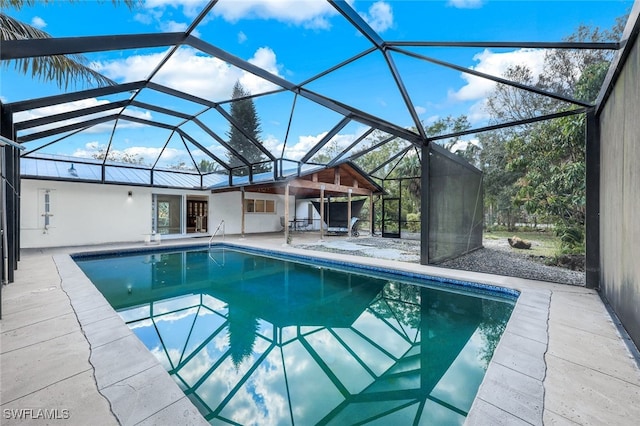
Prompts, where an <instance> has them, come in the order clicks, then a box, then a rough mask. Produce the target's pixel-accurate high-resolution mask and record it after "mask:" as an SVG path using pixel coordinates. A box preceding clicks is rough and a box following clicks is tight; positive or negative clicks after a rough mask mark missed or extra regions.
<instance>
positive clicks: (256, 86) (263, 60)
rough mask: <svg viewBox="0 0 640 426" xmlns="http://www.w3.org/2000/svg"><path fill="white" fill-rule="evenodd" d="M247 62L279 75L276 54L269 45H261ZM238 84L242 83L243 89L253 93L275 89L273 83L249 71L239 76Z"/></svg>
mask: <svg viewBox="0 0 640 426" xmlns="http://www.w3.org/2000/svg"><path fill="white" fill-rule="evenodd" d="M248 62H250V63H251V64H253V65H256V66H258V67H260V68H262V69H263V70H265V71H268V72H270V73H271V74H273V75H276V76H280V74H279V73H278V64H277V61H276V54H275V52H274V51H273V50H271V48H269V47H261V48H259V49H258V50H256V53H255V54H254V55H253V57H252V58H250V59H249V61H248ZM240 84H242V87H244V88H245V90H248V91H249V92H250V93H253V94H256V93H262V92H266V91H268V90H274V89H276V86H274V85H273V84H271V83H269V82H267V81H266V80H263V79H262V78H260V77H258V76H256V75H253V74H250V73H243V76H242V77H241V78H240Z"/></svg>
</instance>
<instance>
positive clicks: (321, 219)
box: [320, 185, 324, 240]
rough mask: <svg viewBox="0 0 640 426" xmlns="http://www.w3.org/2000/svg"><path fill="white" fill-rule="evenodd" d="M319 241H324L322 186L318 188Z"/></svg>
mask: <svg viewBox="0 0 640 426" xmlns="http://www.w3.org/2000/svg"><path fill="white" fill-rule="evenodd" d="M320 239H321V240H323V239H324V185H321V186H320Z"/></svg>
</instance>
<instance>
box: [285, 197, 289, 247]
mask: <svg viewBox="0 0 640 426" xmlns="http://www.w3.org/2000/svg"><path fill="white" fill-rule="evenodd" d="M284 242H285V244H289V185H287V186H285V187H284Z"/></svg>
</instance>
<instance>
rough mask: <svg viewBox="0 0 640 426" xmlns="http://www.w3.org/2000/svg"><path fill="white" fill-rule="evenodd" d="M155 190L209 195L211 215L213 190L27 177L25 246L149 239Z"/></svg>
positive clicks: (22, 213) (23, 206) (23, 196)
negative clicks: (47, 211)
mask: <svg viewBox="0 0 640 426" xmlns="http://www.w3.org/2000/svg"><path fill="white" fill-rule="evenodd" d="M45 190H49V193H50V194H51V195H50V199H51V214H52V215H53V216H51V219H50V221H51V223H50V226H49V227H48V229H45V227H44V219H43V216H42V214H43V212H44V206H43V204H44V196H43V191H45ZM129 191H131V192H132V196H131V197H129V196H128V192H129ZM152 194H171V195H180V196H183V197H185V196H197V197H199V198H201V197H206V198H207V199H208V201H209V217H211V208H212V199H211V194H210V192H209V191H197V190H178V189H168V188H145V187H139V186H127V185H101V184H94V183H83V182H59V181H47V180H32V179H23V180H22V187H21V209H20V221H21V222H20V233H21V235H20V238H21V241H20V243H21V247H23V248H39V247H64V246H80V245H90V244H104V243H120V242H136V241H140V242H141V241H144V240H145V238H147V234H149V233H150V232H151V229H152ZM183 205H184V204H183ZM211 226H214V222H211V221H209V228H211ZM216 226H217V224H216ZM214 229H215V228H214ZM163 238H164V236H163Z"/></svg>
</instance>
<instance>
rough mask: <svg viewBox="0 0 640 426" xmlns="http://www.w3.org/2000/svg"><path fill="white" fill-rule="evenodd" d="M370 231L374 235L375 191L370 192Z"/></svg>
mask: <svg viewBox="0 0 640 426" xmlns="http://www.w3.org/2000/svg"><path fill="white" fill-rule="evenodd" d="M369 228H370V229H369V232H370V233H371V236H372V237H373V229H374V228H373V192H372V193H371V194H369Z"/></svg>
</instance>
